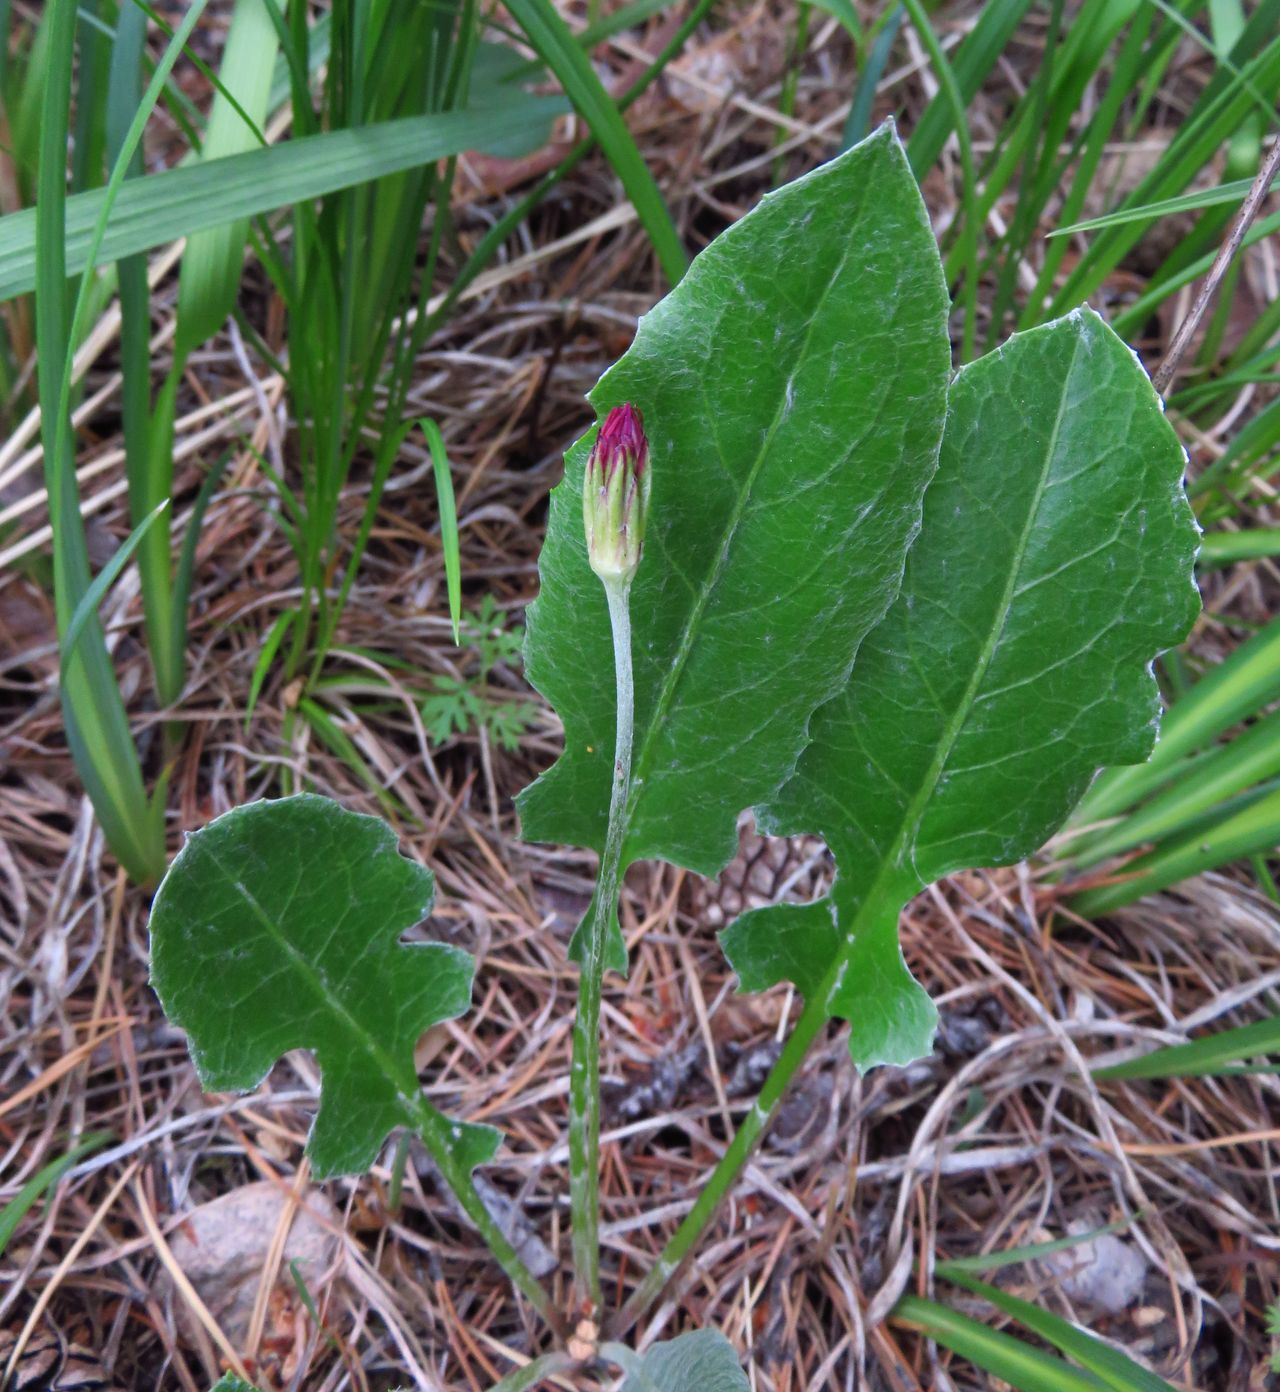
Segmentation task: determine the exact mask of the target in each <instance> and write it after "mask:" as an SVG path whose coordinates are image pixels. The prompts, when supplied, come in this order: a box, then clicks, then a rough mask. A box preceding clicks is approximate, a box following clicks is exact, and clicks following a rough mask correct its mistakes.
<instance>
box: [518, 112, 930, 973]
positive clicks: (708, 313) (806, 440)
mask: <svg viewBox="0 0 1280 1392" xmlns="http://www.w3.org/2000/svg"><path fill="white" fill-rule="evenodd" d="M946 321H947V295H946V290H945V287H944V285H943V281H942V276H941V270H940V266H939V260H938V254H937V248H936V245H935V243H934V239H933V234H932V232H931V230H930V227H929V222H928V218H927V216H926V214H925V210H924V205H923V203H922V202H921V199H920V194H919V190H918V189H917V188H916V185H915V181H914V180H913V179H912V177H911V173H910V170H909V169H908V167H907V162H906V158H905V156H904V154H903V151H902V147H901V146H900V145H899V143H898V140H897V137H896V135H895V134H894V132H893V129H892V127H891V126H889V125H885V126H882V127H881V128H880V130H879V131H877V132H876V133H875V134H873V135H872V136H871V137H870V138H869V139H867V140H866V141H864V142H863V143H862V144H860V145H858V146H855V147H854V148H853V149H852V150H850V151H849V152H848V153H847V154H845V155H842V156H841V157H839V158H838V159H836V160H833V161H832V162H831V163H830V164H828V165H825V166H824V167H822V168H821V169H818V170H816V171H815V172H813V173H812V174H810V175H808V176H807V177H805V178H803V179H800V180H797V181H796V182H795V183H793V184H791V185H789V186H787V187H786V188H784V189H781V190H780V191H778V192H777V193H775V194H772V195H769V196H768V197H766V198H765V199H764V200H763V201H762V202H761V204H760V206H759V207H758V208H756V209H755V210H754V211H753V212H751V213H749V214H748V215H747V216H746V217H745V218H743V219H742V220H741V221H740V222H739V223H737V224H736V225H735V226H733V227H731V228H730V229H729V230H728V231H727V232H725V233H724V234H723V235H722V236H721V237H719V238H718V239H717V240H716V241H715V242H713V243H712V244H711V245H710V246H709V247H708V248H707V249H706V250H705V251H703V253H702V254H701V255H700V256H699V257H698V258H697V260H696V261H695V262H694V263H693V265H692V266H691V267H690V270H689V272H688V274H687V275H686V276H685V278H684V280H683V281H682V282H681V284H680V285H679V286H678V287H677V288H676V289H675V290H673V291H672V292H671V294H669V295H668V296H667V297H666V298H665V299H664V300H663V301H662V302H661V303H660V304H659V305H658V306H657V307H656V308H655V309H654V310H653V311H652V312H651V313H649V314H648V315H646V316H645V318H644V319H643V320H642V321H641V323H640V327H639V329H638V331H637V333H636V338H635V342H634V343H633V344H632V346H631V348H630V349H629V350H628V352H627V353H626V354H625V355H624V356H623V358H622V359H621V360H620V361H619V362H618V363H617V365H616V366H615V367H613V368H612V369H611V370H610V371H609V372H608V373H606V375H605V376H604V377H603V378H602V379H601V381H600V383H599V385H598V386H597V387H596V389H595V390H594V391H593V392H592V393H591V403H592V405H593V406H594V408H595V410H596V412H597V415H598V416H599V417H600V418H601V419H603V417H604V415H605V414H606V413H607V411H608V410H609V409H610V408H611V407H612V406H614V405H616V404H618V403H620V402H623V401H630V402H632V403H633V404H634V405H636V406H637V407H639V409H640V410H641V412H642V413H643V415H644V418H645V422H646V426H647V430H648V434H649V445H650V458H651V461H652V468H653V485H652V489H653V491H652V497H651V501H650V510H649V523H648V535H647V538H646V542H645V555H644V560H643V562H642V563H641V565H640V569H639V573H638V574H637V577H636V580H635V583H634V586H633V589H632V596H631V614H632V624H633V630H634V640H633V648H634V663H635V712H636V724H635V756H634V764H633V787H632V796H631V801H630V804H629V807H628V811H627V817H628V831H627V838H626V844H625V850H624V866H625V864H626V863H630V862H631V861H633V860H637V859H640V858H644V857H657V858H661V859H664V860H669V861H673V862H675V863H676V864H679V865H683V866H686V867H688V868H690V869H692V870H696V871H698V872H699V873H701V874H704V875H715V874H718V873H719V871H720V870H721V869H722V868H723V867H724V865H725V864H726V863H727V862H728V860H729V859H730V857H731V856H732V855H733V854H734V851H735V850H736V847H737V830H736V825H737V817H738V815H739V813H740V812H741V810H742V809H743V808H745V807H749V806H752V805H753V804H755V803H758V802H761V801H764V800H766V799H768V798H769V797H770V796H772V794H773V793H774V792H775V791H776V790H777V788H778V787H779V786H780V785H781V784H782V782H783V781H784V780H785V779H786V778H788V777H789V775H790V774H791V773H792V771H793V770H794V768H795V763H796V759H797V757H798V755H799V753H800V750H801V749H802V748H803V746H804V744H805V742H806V739H807V737H808V725H809V719H810V716H811V714H812V712H813V710H814V708H815V707H816V706H817V705H818V704H819V703H820V702H822V701H824V700H826V699H827V698H828V697H830V696H832V695H833V694H834V693H835V692H836V691H838V690H839V689H840V687H841V686H842V685H843V684H844V682H845V679H846V676H847V673H848V670H849V665H850V663H851V662H852V660H853V655H854V653H855V651H856V650H857V647H858V644H859V643H860V642H861V640H862V638H863V636H864V635H865V634H866V633H867V632H868V630H869V629H870V628H871V627H872V626H873V625H874V624H875V623H876V622H877V621H878V620H879V619H880V618H881V617H882V615H883V614H884V612H885V610H886V608H887V607H888V605H889V603H890V602H891V601H892V599H893V596H894V595H895V593H896V591H897V588H898V584H899V581H900V578H901V574H902V564H903V557H904V554H905V552H906V549H907V546H908V545H909V543H910V541H911V538H912V537H913V536H914V534H915V532H916V530H917V527H918V525H919V517H920V504H921V497H922V495H923V492H924V489H925V486H926V484H927V483H928V481H929V478H930V477H931V476H932V474H933V471H934V469H935V467H936V461H937V450H938V445H939V440H940V436H941V429H942V421H943V415H944V411H945V391H946V380H947V375H948V366H949V359H950V353H949V345H948V339H947V328H946ZM593 438H594V431H593V432H589V433H588V434H587V435H586V436H585V437H584V438H583V439H581V440H580V441H578V443H577V444H576V445H574V446H573V448H572V449H571V450H570V451H569V453H568V455H567V456H566V460H565V479H564V482H563V483H561V484H560V486H559V487H558V488H556V490H555V491H554V493H553V495H552V501H551V512H550V519H549V522H548V532H547V540H546V543H545V545H544V547H543V551H542V558H541V562H540V574H541V578H542V587H541V592H540V595H539V597H538V599H537V600H536V602H535V603H534V604H533V606H532V607H531V609H530V613H529V622H528V636H527V641H526V659H525V661H526V671H527V673H528V676H529V679H530V681H532V683H533V684H534V686H536V687H537V688H538V689H539V690H540V691H541V692H542V693H543V694H544V695H545V696H546V697H547V698H548V700H549V701H550V702H551V703H552V705H554V706H555V708H556V710H557V711H558V712H559V713H560V716H561V719H562V720H563V722H564V728H565V752H564V754H563V756H562V757H561V758H560V760H559V761H558V762H557V763H556V764H555V765H554V766H553V767H552V768H551V769H550V770H549V771H548V772H547V773H544V774H543V775H542V777H541V778H539V779H538V780H537V782H535V783H534V784H532V785H531V786H530V787H528V788H526V789H525V790H524V792H523V793H522V794H521V795H520V797H519V799H518V805H519V808H520V814H521V818H522V822H523V829H524V835H525V836H526V838H528V839H529V840H534V841H554V842H567V843H571V844H575V845H580V846H589V847H591V848H593V849H595V850H597V851H599V850H600V849H601V847H602V846H603V843H604V836H605V824H606V814H607V807H608V803H609V787H610V778H611V772H612V765H613V745H614V684H613V657H612V646H611V639H610V630H609V621H608V616H607V611H606V604H605V596H604V591H603V587H602V586H601V585H600V582H599V581H598V580H597V579H596V577H595V576H594V575H593V574H592V572H591V570H590V569H589V567H588V565H587V558H586V546H585V542H584V540H583V530H582V505H581V501H580V496H581V488H582V477H583V470H584V466H585V461H586V457H587V454H588V452H589V450H590V446H591V442H592V439H593ZM617 946H618V943H617V940H615V949H616V947H617ZM617 960H618V958H617V955H616V952H615V955H614V958H613V961H614V962H615V963H616V962H617Z"/></svg>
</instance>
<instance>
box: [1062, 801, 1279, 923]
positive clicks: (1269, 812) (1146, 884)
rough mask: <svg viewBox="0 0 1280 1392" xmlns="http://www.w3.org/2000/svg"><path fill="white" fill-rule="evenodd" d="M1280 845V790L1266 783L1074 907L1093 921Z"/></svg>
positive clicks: (1080, 898) (1087, 893)
mask: <svg viewBox="0 0 1280 1392" xmlns="http://www.w3.org/2000/svg"><path fill="white" fill-rule="evenodd" d="M1277 845H1280V786H1278V785H1275V784H1270V785H1264V786H1263V787H1262V788H1259V789H1256V790H1255V791H1253V792H1252V793H1249V794H1247V795H1245V796H1244V797H1242V798H1237V799H1234V800H1232V801H1231V802H1229V803H1227V804H1226V805H1225V806H1224V807H1223V808H1222V809H1221V811H1220V814H1219V816H1218V817H1217V818H1216V819H1215V820H1213V821H1211V822H1210V823H1209V824H1208V825H1203V824H1195V825H1193V826H1191V827H1189V828H1188V829H1187V830H1186V831H1185V832H1183V833H1182V834H1181V835H1180V836H1176V837H1174V838H1173V839H1172V840H1170V841H1168V842H1166V843H1164V844H1162V845H1160V846H1158V847H1157V848H1156V849H1155V850H1154V851H1151V852H1149V853H1148V854H1147V855H1144V856H1139V857H1138V859H1137V860H1134V861H1132V862H1130V863H1129V864H1128V865H1126V866H1125V867H1124V876H1125V878H1124V879H1121V880H1117V881H1116V882H1115V883H1113V884H1109V885H1101V886H1099V887H1098V888H1096V889H1087V890H1084V891H1083V892H1082V893H1080V894H1075V895H1073V896H1072V897H1071V907H1072V908H1073V909H1074V910H1075V911H1076V912H1077V913H1081V914H1084V915H1085V916H1086V917H1090V916H1093V915H1096V914H1101V913H1108V912H1110V911H1111V910H1112V909H1118V908H1121V907H1123V906H1124V905H1125V904H1132V903H1133V902H1134V900H1135V899H1141V898H1142V897H1143V896H1144V895H1147V894H1154V893H1155V892H1156V891H1157V890H1160V889H1167V888H1168V887H1169V886H1170V885H1175V884H1177V883H1178V882H1179V881H1180V880H1186V879H1189V878H1190V877H1191V876H1192V875H1199V874H1201V873H1202V872H1203V871H1205V870H1213V869H1216V868H1217V867H1218V866H1219V865H1225V864H1226V863H1227V862H1228V861H1231V860H1238V859H1240V858H1241V857H1242V856H1249V855H1253V854H1254V853H1255V852H1269V851H1271V850H1273V849H1274V848H1275V847H1276V846H1277Z"/></svg>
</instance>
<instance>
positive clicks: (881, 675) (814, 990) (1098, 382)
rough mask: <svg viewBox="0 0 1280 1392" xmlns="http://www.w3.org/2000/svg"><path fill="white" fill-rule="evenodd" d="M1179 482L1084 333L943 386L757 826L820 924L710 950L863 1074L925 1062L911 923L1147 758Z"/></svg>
mask: <svg viewBox="0 0 1280 1392" xmlns="http://www.w3.org/2000/svg"><path fill="white" fill-rule="evenodd" d="M1183 462H1184V456H1183V452H1182V449H1181V446H1180V445H1179V444H1178V441H1177V438H1176V436H1175V435H1174V433H1173V430H1172V429H1171V427H1170V426H1169V424H1168V422H1167V421H1166V420H1165V419H1164V415H1163V413H1162V411H1161V407H1160V402H1159V400H1158V398H1157V397H1156V394H1155V392H1154V391H1153V390H1152V388H1151V386H1150V383H1149V382H1148V380H1147V377H1146V374H1145V373H1144V372H1143V371H1142V368H1141V367H1140V366H1139V365H1138V363H1137V360H1136V359H1135V358H1134V356H1133V354H1132V353H1131V352H1130V351H1129V349H1128V348H1126V347H1125V345H1124V344H1123V343H1122V342H1121V341H1120V340H1119V339H1118V338H1117V337H1116V336H1115V335H1114V334H1113V333H1112V332H1111V330H1110V329H1108V328H1107V326H1106V325H1105V324H1104V323H1103V322H1102V320H1101V319H1099V318H1098V316H1097V315H1095V314H1093V313H1092V312H1091V311H1087V310H1082V311H1077V312H1076V313H1074V314H1072V315H1070V316H1068V317H1067V318H1066V319H1063V320H1060V321H1058V322H1056V323H1053V324H1049V325H1046V326H1045V327H1043V328H1040V329H1034V330H1032V331H1030V332H1028V333H1025V334H1019V335H1015V337H1014V338H1012V339H1010V340H1009V342H1008V343H1007V344H1006V345H1005V346H1004V348H1002V349H1001V350H1000V351H998V352H996V353H992V354H990V355H989V356H988V357H986V358H983V359H982V360H980V361H979V362H977V363H974V364H973V365H972V366H970V367H967V368H965V369H963V370H962V371H961V372H960V373H959V374H958V376H957V377H956V379H955V382H954V383H953V385H952V388H951V393H950V398H949V402H948V416H947V428H946V434H945V436H944V439H943V445H942V458H941V462H940V464H939V468H938V473H937V477H936V478H935V480H934V482H933V484H932V486H931V487H930V489H929V492H928V494H927V495H926V497H925V505H924V522H923V527H922V530H921V534H920V538H919V540H918V541H917V543H916V545H915V546H914V547H913V549H912V551H911V554H910V556H909V557H908V560H907V568H906V574H905V576H904V579H903V585H902V592H901V594H900V596H899V598H898V600H897V602H896V603H895V605H894V607H893V609H892V610H891V611H890V613H889V614H888V616H887V617H886V619H885V621H884V622H883V623H882V624H881V625H880V626H879V627H878V628H877V629H876V630H875V631H874V632H873V633H872V634H871V635H870V637H868V639H867V640H866V642H865V643H864V644H863V645H862V649H861V652H860V653H859V656H858V661H857V663H856V665H855V666H854V669H853V674H852V677H851V679H850V681H849V683H848V686H847V687H846V689H845V690H844V691H842V692H841V693H840V694H839V695H838V696H837V697H835V698H834V699H833V700H832V701H831V702H830V703H829V704H828V705H826V706H824V707H823V708H822V709H821V710H820V711H818V713H817V714H816V715H815V716H814V721H813V734H814V739H813V743H812V744H811V745H810V746H809V747H808V749H806V750H805V752H804V755H803V756H802V758H801V760H800V763H799V766H798V769H797V772H796V775H795V777H794V778H793V779H792V780H791V781H790V782H789V783H788V784H787V786H786V787H785V788H784V789H783V790H782V793H781V794H780V795H779V796H778V797H776V798H773V799H771V800H769V801H768V802H767V803H766V805H765V806H764V807H762V808H761V809H760V814H759V816H760V820H761V823H762V824H763V825H764V826H766V827H767V828H768V829H770V830H772V831H776V832H778V833H785V834H790V833H796V832H817V833H820V834H821V835H822V836H823V837H825V839H826V841H827V843H828V845H829V846H830V847H831V849H832V851H833V852H834V854H835V858H836V864H837V868H838V876H837V880H836V884H835V888H834V891H833V895H832V898H831V899H830V900H826V901H822V904H823V905H825V917H824V913H823V908H822V907H821V906H814V905H805V906H801V907H793V906H787V905H780V906H775V907H771V908H767V909H761V910H758V911H757V912H754V913H751V914H747V915H744V916H743V917H742V918H740V919H739V920H738V921H737V922H736V923H735V924H733V925H731V926H730V928H729V929H727V930H726V932H725V934H724V935H723V942H724V946H725V950H726V952H727V953H728V955H729V958H730V960H731V961H732V963H733V965H734V967H735V969H736V970H737V971H738V972H739V975H740V977H741V978H742V979H743V981H744V983H746V984H748V985H750V986H751V987H754V988H759V987H761V986H764V985H768V984H772V982H773V981H776V980H779V979H782V977H783V976H784V975H785V976H786V977H788V978H789V979H791V980H794V981H796V982H797V983H798V984H799V985H801V987H802V988H803V989H804V990H805V991H806V993H807V994H808V995H809V996H810V998H811V999H812V998H818V997H823V998H825V1002H826V1008H827V1011H828V1013H829V1014H830V1015H833V1016H839V1017H841V1018H843V1019H847V1020H850V1021H851V1022H852V1031H851V1048H852V1051H853V1055H854V1058H855V1060H856V1061H857V1062H858V1063H859V1064H860V1065H861V1066H864V1067H868V1066H870V1065H872V1064H876V1063H883V1062H895V1063H905V1062H907V1061H909V1060H910V1059H912V1058H915V1057H918V1056H920V1055H921V1054H923V1053H925V1052H927V1051H928V1049H929V1046H930V1042H931V1038H932V1031H933V1026H934V1022H935V1018H936V1013H935V1011H934V1008H933V1006H932V1004H931V1003H930V1002H929V1000H928V998H927V997H926V996H925V994H924V992H923V991H922V990H921V989H920V987H919V986H918V985H917V983H916V982H915V981H914V980H913V979H912V978H911V976H910V974H909V973H908V971H907V969H906V966H905V964H904V962H903V960H902V954H901V950H900V949H899V946H898V935H897V922H898V914H899V911H900V910H901V908H902V906H903V905H904V904H905V903H906V901H907V900H908V899H909V898H910V897H911V896H912V895H913V894H915V893H916V892H917V891H918V890H920V889H921V888H923V887H924V886H925V885H927V884H930V883H932V882H933V881H934V880H936V879H938V878H939V877H940V876H942V875H944V874H947V873H948V872H950V871H953V870H957V869H960V868H963V867H967V866H975V865H1000V864H1007V863H1009V862H1011V861H1015V860H1017V859H1019V858H1021V857H1022V856H1025V855H1028V854H1030V853H1031V852H1032V851H1034V850H1036V849H1037V848H1038V847H1039V846H1040V845H1041V844H1042V843H1043V841H1044V840H1045V838H1046V837H1047V836H1048V835H1049V834H1050V833H1051V832H1052V831H1053V830H1054V829H1055V828H1056V827H1057V826H1058V825H1059V824H1060V822H1061V821H1062V819H1063V818H1064V817H1065V816H1066V815H1067V813H1068V812H1069V811H1070V810H1071V808H1072V807H1073V806H1074V804H1075V803H1076V801H1077V800H1078V799H1079V797H1080V795H1081V793H1082V792H1083V791H1084V789H1085V787H1086V786H1087V785H1088V782H1089V780H1090V778H1092V776H1093V774H1094V772H1095V771H1096V770H1097V769H1098V768H1099V767H1101V766H1103V765H1106V764H1117V763H1126V762H1133V761H1136V760H1139V759H1142V758H1144V757H1145V756H1146V755H1147V753H1148V752H1149V751H1150V748H1151V745H1152V741H1153V739H1154V736H1155V730H1156V723H1157V716H1158V712H1159V700H1158V693H1157V690H1156V684H1155V680H1154V678H1153V676H1152V674H1151V662H1152V659H1153V658H1154V657H1155V656H1156V654H1157V653H1159V652H1160V651H1161V650H1162V649H1164V648H1167V647H1169V646H1170V645H1171V644H1173V643H1176V642H1177V641H1178V640H1179V639H1180V638H1181V637H1182V636H1183V635H1184V634H1185V633H1186V631H1187V629H1188V628H1189V626H1190V624H1191V622H1192V620H1193V618H1194V616H1195V613H1196V611H1197V608H1198V598H1197V595H1196V592H1195V588H1194V585H1193V583H1192V563H1193V559H1194V555H1195V546H1196V536H1197V532H1196V527H1195V524H1194V521H1193V520H1192V516H1191V511H1190V509H1189V507H1188V505H1187V502H1186V498H1185V496H1184V494H1183V491H1182V487H1181V476H1182V470H1183ZM780 940H784V941H785V942H786V944H787V947H786V952H787V961H788V963H790V965H787V964H784V963H782V962H781V959H780V956H779V947H778V943H779V941H780ZM833 944H834V945H835V946H834V950H833ZM797 962H798V964H797Z"/></svg>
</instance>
